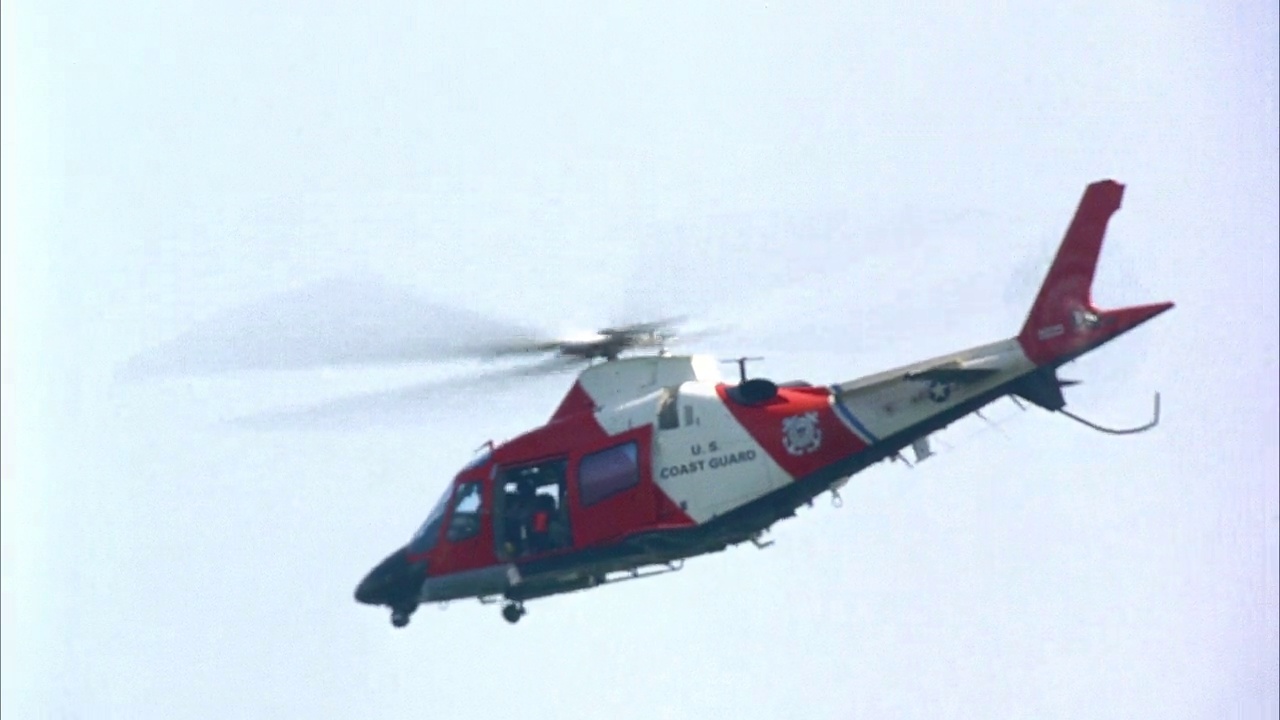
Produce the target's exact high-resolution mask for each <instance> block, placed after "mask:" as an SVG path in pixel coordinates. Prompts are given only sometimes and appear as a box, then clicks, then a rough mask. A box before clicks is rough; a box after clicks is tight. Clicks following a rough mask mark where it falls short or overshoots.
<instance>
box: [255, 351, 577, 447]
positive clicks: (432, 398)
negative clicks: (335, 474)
mask: <svg viewBox="0 0 1280 720" xmlns="http://www.w3.org/2000/svg"><path fill="white" fill-rule="evenodd" d="M580 364H581V363H580V362H578V361H576V360H575V359H574V358H564V357H554V358H551V359H549V360H547V361H544V362H542V363H538V364H536V365H530V366H521V367H513V368H502V369H500V370H495V371H490V372H484V373H479V374H475V375H470V376H461V377H452V378H447V379H444V380H438V381H435V382H428V383H421V384H418V385H411V386H407V387H400V388H395V389H393V390H384V391H380V392H372V393H360V394H353V395H348V396H345V397H341V398H338V399H337V400H331V401H329V402H325V403H320V404H317V405H311V406H306V407H300V408H290V409H285V410H278V411H271V412H265V413H258V414H254V415H248V416H244V417H239V418H234V419H232V420H231V421H230V422H231V423H232V424H233V425H236V426H239V427H242V428H247V429H255V430H288V429H303V430H306V429H350V428H352V427H358V426H366V427H367V426H377V425H388V424H390V425H398V424H403V423H405V422H427V421H430V420H431V419H433V416H432V410H433V409H434V408H436V407H438V406H439V404H440V402H441V401H442V400H444V399H447V398H451V397H454V398H456V397H461V396H464V395H466V396H471V395H474V394H476V393H492V392H502V391H504V390H507V389H511V388H514V387H517V386H522V385H523V383H522V382H519V381H522V380H525V379H528V378H531V377H537V376H545V375H554V374H557V373H562V372H568V371H571V370H574V369H575V368H576V367H577V366H579V365H580Z"/></svg>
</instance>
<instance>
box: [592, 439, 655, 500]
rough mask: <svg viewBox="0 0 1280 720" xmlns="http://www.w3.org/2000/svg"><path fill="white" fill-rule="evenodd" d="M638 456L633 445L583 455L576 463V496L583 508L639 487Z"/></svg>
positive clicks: (626, 444)
mask: <svg viewBox="0 0 1280 720" xmlns="http://www.w3.org/2000/svg"><path fill="white" fill-rule="evenodd" d="M638 456H639V451H638V448H637V447H636V444H635V442H629V443H624V444H622V445H615V446H614V447H611V448H608V449H607V450H601V451H600V452H596V453H591V454H590V455H585V456H583V458H582V460H581V462H579V464H578V495H579V496H580V497H581V498H582V504H583V506H587V505H594V504H595V503H598V502H600V501H602V500H605V499H606V498H610V497H613V496H614V495H617V494H618V493H620V492H622V491H624V490H627V489H629V488H633V487H635V486H636V485H638V484H640V464H639V461H638Z"/></svg>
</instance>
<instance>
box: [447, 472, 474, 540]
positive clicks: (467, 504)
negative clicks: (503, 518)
mask: <svg viewBox="0 0 1280 720" xmlns="http://www.w3.org/2000/svg"><path fill="white" fill-rule="evenodd" d="M480 505H481V503H480V483H478V482H469V483H463V484H461V485H459V486H458V490H457V491H456V492H455V493H454V494H453V515H452V516H451V517H450V518H449V530H448V531H447V532H446V533H445V537H447V538H449V540H450V541H452V542H457V541H459V540H466V539H468V538H472V537H475V536H476V533H478V532H480Z"/></svg>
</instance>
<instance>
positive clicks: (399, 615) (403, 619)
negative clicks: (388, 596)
mask: <svg viewBox="0 0 1280 720" xmlns="http://www.w3.org/2000/svg"><path fill="white" fill-rule="evenodd" d="M417 609H418V606H417V605H403V606H400V607H393V608H391V624H392V625H394V626H395V627H398V628H402V627H404V626H405V625H408V624H409V618H410V617H412V616H413V611H414V610H417Z"/></svg>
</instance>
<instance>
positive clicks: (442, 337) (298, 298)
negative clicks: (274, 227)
mask: <svg viewBox="0 0 1280 720" xmlns="http://www.w3.org/2000/svg"><path fill="white" fill-rule="evenodd" d="M548 342H549V341H548V340H547V339H546V338H545V337H541V336H540V333H537V332H535V331H533V330H531V329H529V328H527V327H523V326H521V325H517V324H515V323H510V322H504V321H500V320H494V319H491V318H488V317H485V316H482V315H480V314H478V313H475V312H471V311H468V310H461V309H458V308H453V307H448V306H445V305H441V304H439V303H435V302H431V301H429V300H426V299H424V298H422V297H420V296H418V295H417V294H416V293H414V292H413V291H412V290H409V289H406V288H403V287H397V286H392V285H387V284H384V283H380V282H374V281H369V280H346V279H332V280H328V281H324V282H321V283H315V284H312V285H308V286H304V287H302V288H299V289H296V290H292V291H289V292H286V293H281V294H278V295H275V296H272V297H269V298H266V299H264V300H261V301H259V302H255V303H252V304H250V305H246V306H242V307H240V308H236V309H233V310H230V311H227V312H223V313H221V314H218V315H215V316H214V317H211V318H209V319H208V320H206V321H204V322H202V323H200V324H199V325H197V326H196V327H195V328H193V329H192V330H190V331H189V332H187V333H184V334H183V335H181V336H179V337H178V338H175V339H174V340H172V341H170V342H168V343H165V344H163V345H160V346H158V347H155V348H152V349H150V350H148V351H146V352H143V353H141V354H140V355H138V356H136V357H134V358H133V359H132V360H130V361H129V362H128V363H127V364H126V366H125V367H124V368H123V369H122V370H123V372H122V375H124V376H125V377H134V378H136V377H146V376H155V375H172V374H188V375H190V374H197V375H199V374H214V373H224V372H231V371H236V370H287V369H306V368H318V367H325V366H348V365H364V364H399V363H415V362H423V361H433V360H434V361H441V360H458V359H482V358H490V357H497V356H501V355H505V354H510V353H513V352H519V353H529V352H541V351H544V350H543V349H544V348H546V347H547V345H548Z"/></svg>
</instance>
